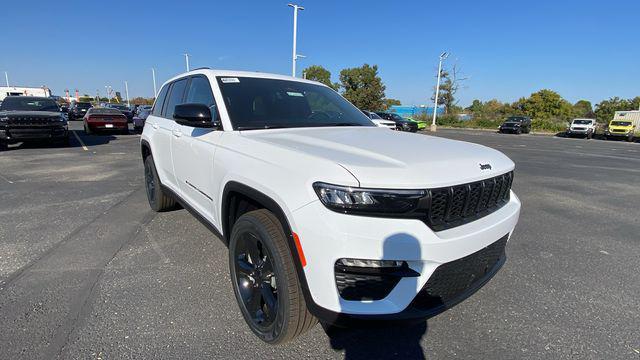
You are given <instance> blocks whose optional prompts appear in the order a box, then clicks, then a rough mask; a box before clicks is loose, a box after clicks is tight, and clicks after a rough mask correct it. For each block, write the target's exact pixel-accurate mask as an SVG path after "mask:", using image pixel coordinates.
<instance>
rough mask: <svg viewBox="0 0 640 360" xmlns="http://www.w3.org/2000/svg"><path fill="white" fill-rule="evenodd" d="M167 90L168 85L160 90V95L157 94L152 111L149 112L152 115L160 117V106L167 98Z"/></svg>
mask: <svg viewBox="0 0 640 360" xmlns="http://www.w3.org/2000/svg"><path fill="white" fill-rule="evenodd" d="M167 89H169V84H167V85H166V86H165V87H163V88H162V89H161V90H160V94H158V98H157V99H156V102H155V104H153V110H151V114H152V115H154V116H161V113H162V104H164V99H165V98H166V97H167Z"/></svg>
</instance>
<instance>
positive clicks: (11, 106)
mask: <svg viewBox="0 0 640 360" xmlns="http://www.w3.org/2000/svg"><path fill="white" fill-rule="evenodd" d="M0 110H3V111H56V112H58V111H60V108H59V107H58V104H56V102H55V101H53V100H51V99H46V98H32V97H24V96H9V97H6V98H5V99H4V101H3V102H2V105H0Z"/></svg>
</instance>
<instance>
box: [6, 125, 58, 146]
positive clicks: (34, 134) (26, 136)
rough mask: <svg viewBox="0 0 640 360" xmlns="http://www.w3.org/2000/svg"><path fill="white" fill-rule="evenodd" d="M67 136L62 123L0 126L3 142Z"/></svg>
mask: <svg viewBox="0 0 640 360" xmlns="http://www.w3.org/2000/svg"><path fill="white" fill-rule="evenodd" d="M67 136H68V130H67V128H66V127H65V126H63V125H40V126H5V127H0V140H2V141H5V142H20V141H31V140H47V139H51V140H56V139H64V138H66V137H67Z"/></svg>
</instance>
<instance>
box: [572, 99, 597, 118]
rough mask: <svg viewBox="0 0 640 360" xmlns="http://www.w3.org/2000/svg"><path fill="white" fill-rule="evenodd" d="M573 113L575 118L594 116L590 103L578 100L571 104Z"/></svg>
mask: <svg viewBox="0 0 640 360" xmlns="http://www.w3.org/2000/svg"><path fill="white" fill-rule="evenodd" d="M573 112H574V114H575V115H574V116H575V117H581V118H593V117H594V116H595V114H594V113H593V108H592V107H591V102H590V101H588V100H578V101H577V102H576V103H575V104H573Z"/></svg>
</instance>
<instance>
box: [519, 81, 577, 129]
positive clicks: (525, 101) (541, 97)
mask: <svg viewBox="0 0 640 360" xmlns="http://www.w3.org/2000/svg"><path fill="white" fill-rule="evenodd" d="M513 108H514V109H515V110H516V111H520V112H522V113H523V114H525V115H527V116H530V117H531V118H533V119H551V120H564V121H566V120H569V119H571V118H572V115H573V105H571V103H570V102H568V101H567V100H565V99H563V98H562V96H560V94H558V93H557V92H555V91H553V90H548V89H543V90H540V91H538V92H535V93H533V94H531V95H530V96H529V97H528V98H521V99H520V100H518V101H516V102H515V103H514V104H513Z"/></svg>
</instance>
